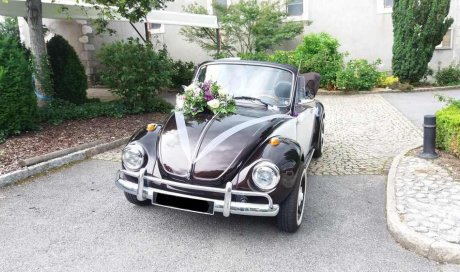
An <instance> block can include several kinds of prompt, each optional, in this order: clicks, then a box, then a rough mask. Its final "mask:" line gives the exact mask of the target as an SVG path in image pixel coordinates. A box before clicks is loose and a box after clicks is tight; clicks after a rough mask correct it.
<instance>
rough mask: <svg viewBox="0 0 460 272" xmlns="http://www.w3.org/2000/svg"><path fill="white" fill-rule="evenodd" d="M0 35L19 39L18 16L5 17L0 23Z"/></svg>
mask: <svg viewBox="0 0 460 272" xmlns="http://www.w3.org/2000/svg"><path fill="white" fill-rule="evenodd" d="M0 35H2V36H3V37H5V36H6V37H9V38H11V39H13V40H17V41H20V38H19V26H18V18H13V17H6V18H5V21H4V22H3V23H0Z"/></svg>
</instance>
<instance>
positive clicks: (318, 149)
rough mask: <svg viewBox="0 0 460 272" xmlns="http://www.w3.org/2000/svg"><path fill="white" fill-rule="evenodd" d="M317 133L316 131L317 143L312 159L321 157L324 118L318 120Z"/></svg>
mask: <svg viewBox="0 0 460 272" xmlns="http://www.w3.org/2000/svg"><path fill="white" fill-rule="evenodd" d="M320 122H321V123H320V125H319V131H318V142H317V143H316V147H315V152H314V153H313V158H319V157H321V156H322V155H323V146H324V116H323V118H322V119H321V120H320Z"/></svg>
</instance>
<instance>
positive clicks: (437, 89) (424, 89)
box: [318, 85, 460, 95]
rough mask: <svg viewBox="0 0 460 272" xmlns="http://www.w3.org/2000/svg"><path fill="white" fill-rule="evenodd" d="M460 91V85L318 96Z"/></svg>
mask: <svg viewBox="0 0 460 272" xmlns="http://www.w3.org/2000/svg"><path fill="white" fill-rule="evenodd" d="M456 89H460V85H454V86H444V87H424V88H415V89H413V90H407V91H401V90H391V89H384V88H378V89H376V90H373V91H328V90H323V89H321V90H319V91H318V94H320V95H354V94H384V93H417V92H419V93H420V92H436V91H448V90H456Z"/></svg>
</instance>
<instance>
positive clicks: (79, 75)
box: [46, 35, 88, 104]
mask: <svg viewBox="0 0 460 272" xmlns="http://www.w3.org/2000/svg"><path fill="white" fill-rule="evenodd" d="M46 48H47V51H48V56H49V61H50V65H51V70H52V72H53V75H54V76H53V79H54V97H55V98H59V99H64V100H67V101H69V102H72V103H75V104H82V103H85V101H86V89H87V88H88V81H87V77H86V74H85V68H84V67H83V65H82V64H81V62H80V59H79V58H78V56H77V53H76V52H75V50H74V49H73V47H72V46H71V45H70V44H69V43H68V42H67V41H66V40H65V39H64V38H63V37H62V36H59V35H56V36H54V37H53V38H51V40H49V42H48V43H47V44H46Z"/></svg>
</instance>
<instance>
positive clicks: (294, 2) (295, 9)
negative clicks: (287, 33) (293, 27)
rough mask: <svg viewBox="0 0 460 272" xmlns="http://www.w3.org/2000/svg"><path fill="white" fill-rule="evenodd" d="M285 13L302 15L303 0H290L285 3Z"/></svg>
mask: <svg viewBox="0 0 460 272" xmlns="http://www.w3.org/2000/svg"><path fill="white" fill-rule="evenodd" d="M287 13H288V15H289V16H302V15H303V0H290V1H289V2H288V4H287Z"/></svg>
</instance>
